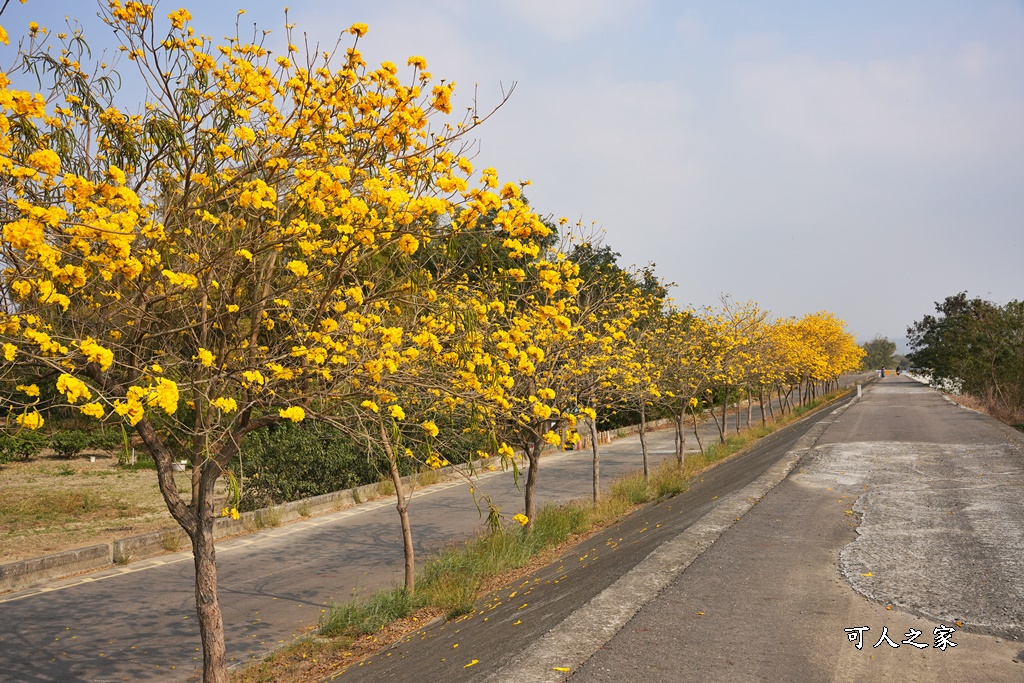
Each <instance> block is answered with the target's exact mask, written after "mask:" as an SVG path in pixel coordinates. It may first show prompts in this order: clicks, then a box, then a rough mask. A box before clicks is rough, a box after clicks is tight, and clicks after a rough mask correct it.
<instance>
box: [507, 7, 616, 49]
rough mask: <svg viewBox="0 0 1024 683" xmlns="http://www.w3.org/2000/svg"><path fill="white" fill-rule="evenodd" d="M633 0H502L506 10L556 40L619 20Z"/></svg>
mask: <svg viewBox="0 0 1024 683" xmlns="http://www.w3.org/2000/svg"><path fill="white" fill-rule="evenodd" d="M635 4H636V3H633V4H632V5H631V4H630V3H623V2H617V1H616V0H502V3H501V5H502V7H503V8H504V10H505V11H506V12H508V13H509V14H511V15H512V16H514V17H517V18H518V19H520V20H521V21H524V22H526V23H527V24H530V25H531V26H533V27H534V28H535V29H536V30H538V31H540V32H542V33H544V34H545V35H547V36H549V37H551V38H555V39H558V40H571V39H573V38H577V37H579V36H582V35H585V34H586V33H589V32H590V31H591V30H593V29H595V28H597V27H600V26H604V25H607V24H610V23H612V22H614V21H617V20H619V19H620V18H621V17H622V16H623V15H624V14H626V11H627V10H631V11H635V9H636V7H635Z"/></svg>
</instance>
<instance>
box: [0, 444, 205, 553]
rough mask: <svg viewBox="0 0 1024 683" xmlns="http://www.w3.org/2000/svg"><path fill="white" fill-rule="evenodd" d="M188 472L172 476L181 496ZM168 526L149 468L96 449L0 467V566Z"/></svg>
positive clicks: (172, 524) (170, 522) (170, 525)
mask: <svg viewBox="0 0 1024 683" xmlns="http://www.w3.org/2000/svg"><path fill="white" fill-rule="evenodd" d="M93 459H95V462H94V461H93ZM189 477H190V474H189V473H188V472H181V473H179V474H177V475H176V477H175V478H176V480H177V482H178V487H179V489H180V490H182V492H183V493H184V494H185V497H186V499H187V498H188V492H189V490H190V484H189ZM174 527H176V524H175V522H174V520H173V519H171V516H170V514H169V513H168V512H167V507H166V505H165V504H164V500H163V497H162V496H161V495H160V489H159V487H158V486H157V478H156V471H155V470H151V469H142V470H130V469H125V468H121V467H118V466H117V459H116V458H115V457H112V456H110V455H108V454H106V453H100V452H93V453H90V452H86V453H84V454H82V455H79V456H76V457H74V458H71V459H65V458H59V457H57V456H55V455H52V454H48V451H44V452H43V454H42V455H39V456H37V457H34V458H32V459H31V460H30V461H29V462H12V463H8V464H6V465H0V564H2V563H5V562H14V561H17V560H24V559H28V558H32V557H38V556H40V555H46V554H48V553H54V552H59V551H61V550H69V549H72V548H81V547H84V546H88V545H93V544H96V543H108V542H110V541H113V540H117V539H120V538H127V537H129V536H135V535H137V534H144V533H148V532H150V531H157V530H159V529H167V528H174Z"/></svg>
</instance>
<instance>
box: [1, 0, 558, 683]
mask: <svg viewBox="0 0 1024 683" xmlns="http://www.w3.org/2000/svg"><path fill="white" fill-rule="evenodd" d="M100 14H101V17H102V18H103V20H104V21H105V22H106V24H107V25H108V27H109V28H110V30H111V31H112V33H113V35H114V36H115V38H116V39H117V40H118V41H119V42H120V46H121V50H122V54H123V56H124V59H125V60H126V61H127V62H128V64H129V65H134V66H135V67H137V70H138V75H139V77H140V78H141V79H143V80H144V81H145V83H146V86H147V91H148V93H149V97H150V99H149V100H148V101H146V102H144V103H141V104H140V105H138V106H137V108H132V107H126V106H124V105H120V104H119V103H118V102H117V101H116V98H117V96H118V92H117V91H116V90H115V89H114V88H113V87H111V86H110V83H111V81H110V80H109V78H110V73H109V72H108V71H105V67H104V66H102V65H101V66H100V67H97V72H95V73H88V72H86V70H85V69H86V67H85V66H83V64H82V62H83V61H84V59H85V58H86V53H85V52H84V49H85V48H84V47H83V45H84V43H83V38H82V36H80V35H79V34H78V33H74V34H73V35H71V36H67V35H65V34H56V35H52V34H49V35H51V38H50V39H52V40H54V41H55V42H56V43H57V44H56V48H57V49H55V50H53V51H52V52H51V51H50V49H49V45H48V43H47V42H46V40H43V39H42V38H41V37H40V36H45V35H48V34H45V32H40V33H39V36H36V35H35V34H34V37H33V40H31V41H29V43H28V44H27V47H26V48H25V50H24V52H22V53H21V54H20V56H19V60H20V61H19V65H20V67H22V68H24V69H26V70H35V71H43V72H46V73H48V74H49V75H51V76H52V82H53V87H52V88H51V89H50V90H49V91H48V92H47V93H46V94H34V93H31V92H25V91H20V90H17V89H15V88H14V87H12V84H11V81H10V79H9V78H8V77H7V76H6V75H3V74H0V110H2V111H0V130H2V132H3V133H4V135H3V137H2V138H0V185H2V186H3V192H4V196H5V199H6V201H5V204H4V206H3V214H2V217H0V223H2V239H0V250H2V276H0V277H2V282H0V296H2V298H3V304H4V307H3V313H0V345H2V347H3V367H2V371H0V378H2V379H3V380H4V381H7V382H9V383H11V384H14V381H15V379H16V378H20V377H24V376H25V375H26V374H28V375H32V376H35V377H37V378H38V381H39V382H40V383H44V384H47V385H51V386H52V387H53V389H55V391H56V395H57V396H58V399H57V401H56V402H55V404H57V405H63V406H69V407H72V408H77V409H79V410H80V411H81V412H82V413H83V414H85V415H88V416H91V417H94V418H96V419H99V420H108V421H120V422H123V423H124V424H125V425H127V426H130V427H132V428H134V430H135V432H136V433H137V435H138V436H139V438H141V440H142V441H143V443H144V444H145V446H146V448H147V449H148V450H149V451H150V453H151V454H152V455H153V458H154V460H155V461H156V463H157V477H158V481H159V485H160V490H161V493H162V494H163V497H164V500H165V501H166V504H167V507H168V509H169V511H170V513H171V515H172V516H173V518H174V519H175V520H176V521H177V522H178V524H179V525H180V526H181V527H182V528H183V529H184V530H185V531H186V532H187V534H188V535H189V537H190V539H191V542H192V550H193V555H194V558H195V567H196V607H197V613H198V616H199V626H200V633H201V637H202V646H203V671H204V680H205V681H207V682H217V683H221V682H223V681H226V680H227V672H226V664H227V662H226V657H225V643H224V631H223V621H222V616H221V611H220V606H219V601H218V598H217V573H216V555H215V551H214V545H213V524H214V519H215V517H216V516H217V511H216V506H215V504H214V484H215V482H216V481H217V479H218V478H219V477H220V476H221V474H222V473H223V472H224V470H225V468H226V466H227V464H228V462H229V461H230V460H231V458H233V457H235V456H236V455H237V454H238V452H239V446H240V444H241V442H242V440H243V439H244V438H245V436H246V435H247V434H249V433H251V432H252V431H254V430H256V429H259V428H261V427H264V426H267V425H270V424H272V423H274V422H279V421H282V420H291V421H293V422H299V421H302V420H303V419H306V418H317V417H320V418H330V417H331V416H332V415H335V414H337V413H339V412H340V411H339V409H337V408H336V407H337V406H338V405H339V404H358V405H360V406H362V405H363V403H364V402H366V401H371V402H372V400H373V399H372V398H368V397H367V391H368V384H369V385H373V384H374V383H376V382H378V380H377V379H375V378H376V377H377V376H378V375H381V376H383V375H387V374H394V373H398V372H400V371H402V368H403V366H405V365H407V364H410V363H413V362H415V360H416V357H415V355H414V354H409V353H406V352H407V351H408V350H409V349H410V348H413V347H412V346H409V345H408V343H407V341H406V340H409V339H412V340H417V339H422V338H424V337H423V335H427V334H431V331H430V324H429V323H428V322H424V319H423V318H422V317H417V318H415V319H413V320H412V322H411V323H410V324H411V329H407V328H404V327H402V324H404V323H401V324H400V323H399V322H397V320H399V319H401V309H402V308H403V307H404V306H408V305H416V304H417V303H418V302H420V301H421V299H420V296H421V295H420V294H419V293H421V292H423V291H425V290H428V289H431V288H434V287H438V286H439V285H440V284H442V283H444V282H446V281H448V280H455V279H458V277H460V275H458V273H461V272H464V270H465V267H464V264H461V263H459V262H455V263H454V265H452V264H451V262H450V261H447V260H446V259H445V255H446V254H447V253H448V252H447V249H446V245H447V244H448V243H449V242H450V241H451V240H452V239H453V237H454V236H456V235H459V234H473V233H477V232H479V233H481V237H480V239H481V240H482V241H488V242H493V241H494V240H497V242H498V244H499V245H504V247H503V248H504V249H505V250H506V251H508V252H511V253H512V254H513V255H521V254H524V253H531V252H532V251H533V250H534V249H535V247H534V246H533V239H534V237H535V236H537V235H538V234H539V235H543V234H546V233H547V228H545V226H544V225H543V224H542V223H540V221H539V220H537V218H536V216H535V215H534V214H533V213H532V212H530V211H529V209H528V208H527V207H526V206H525V204H524V203H523V202H522V201H521V200H520V199H519V197H518V188H516V187H511V188H510V187H505V188H502V189H501V191H500V192H499V191H497V188H496V183H497V175H496V173H495V172H494V171H493V170H491V169H485V170H484V171H483V172H482V173H481V182H482V187H479V188H470V186H469V182H468V179H469V177H470V175H471V174H472V170H473V169H472V165H471V163H470V162H469V160H468V159H467V158H466V157H465V156H464V154H463V153H464V149H465V148H464V147H463V146H462V143H461V142H460V139H461V136H463V135H464V134H465V133H467V132H469V131H471V130H472V129H473V127H474V121H478V120H481V119H482V118H486V116H481V115H479V114H478V113H477V112H475V111H470V112H469V113H468V114H467V119H466V120H465V121H464V122H463V123H458V124H455V125H451V124H443V125H439V126H437V127H436V128H435V127H432V125H431V120H432V119H433V118H434V117H435V116H438V115H442V116H443V115H447V114H449V113H450V110H451V97H452V88H453V84H452V83H445V82H443V81H442V82H441V83H439V84H435V82H434V80H433V77H432V76H431V74H429V73H428V72H427V71H426V63H425V61H424V60H423V59H422V58H421V57H411V58H409V59H408V61H407V67H408V72H407V73H408V75H407V76H406V77H405V78H404V79H403V78H401V77H400V76H399V68H398V67H397V66H396V65H395V64H393V63H390V62H384V63H383V64H381V65H380V66H379V67H378V68H372V69H371V68H369V67H368V66H367V65H366V64H365V62H364V60H363V57H362V55H361V53H360V51H359V49H358V40H359V38H360V37H361V36H362V35H363V34H365V33H366V31H367V28H366V26H365V25H362V24H354V25H353V26H352V27H351V28H350V29H349V30H348V33H349V34H350V36H351V44H350V46H349V47H347V48H344V47H343V48H341V49H340V50H339V51H338V52H337V53H336V54H331V53H328V52H323V53H320V54H306V53H305V52H303V51H302V50H300V49H299V48H297V47H295V46H294V45H293V44H292V42H293V41H292V28H291V27H290V26H289V27H286V38H287V43H288V47H287V49H286V52H285V53H284V54H280V55H273V54H271V53H270V52H269V51H268V50H267V49H266V48H265V47H264V46H263V45H262V44H261V42H260V39H259V38H258V36H257V37H254V38H252V39H245V38H243V37H242V36H240V35H237V34H236V35H235V36H234V37H233V38H230V39H229V40H228V41H227V43H226V44H224V45H214V44H213V43H211V41H210V40H209V39H208V38H206V37H203V36H200V35H199V34H197V33H196V32H195V31H194V30H193V28H192V27H191V26H190V23H189V22H190V15H189V13H188V12H187V10H184V9H180V10H176V11H174V12H171V13H170V14H169V15H166V16H165V17H160V16H156V15H155V13H154V9H153V7H152V6H150V5H146V4H143V3H141V2H134V1H130V2H125V3H121V2H118V1H116V0H114V1H112V2H110V3H109V4H108V3H102V4H101V6H100ZM0 39H2V40H3V42H7V41H6V34H2V35H0ZM58 54H59V55H60V56H56V55H58ZM492 190H494V191H492ZM493 212H501V213H502V215H503V219H502V221H501V222H500V223H499V224H497V225H495V224H492V223H491V222H487V221H481V218H482V217H484V216H487V215H488V214H491V213H493ZM446 264H447V265H446ZM563 268H564V265H561V264H560V265H557V266H556V269H557V270H558V271H559V272H561V271H562V269H563ZM428 303H429V301H428ZM548 305H549V304H547V303H545V304H541V303H540V302H537V304H536V306H535V307H534V308H536V309H537V311H535V313H536V315H535V316H532V317H530V318H529V320H531V321H532V320H533V319H534V318H536V321H537V322H536V325H537V326H538V327H541V328H550V334H556V333H560V328H561V325H560V318H559V316H560V315H561V314H560V313H557V310H556V314H555V315H552V316H548V315H547V312H546V311H547V309H546V308H543V309H542V308H541V307H542V306H548ZM531 324H533V323H532V322H531ZM532 332H533V331H532V330H531V333H532ZM415 343H418V342H414V344H415ZM514 343H515V344H516V346H517V348H518V347H522V348H523V351H524V353H525V352H526V351H528V350H529V349H530V347H531V343H530V342H528V341H526V340H517V341H515V342H514ZM8 393H9V394H10V395H12V396H19V395H20V396H21V397H22V398H23V400H18V399H16V401H15V402H14V404H12V405H11V406H10V412H9V414H8V425H9V426H8V429H34V428H38V427H41V426H42V424H43V421H44V414H43V413H41V412H40V411H39V407H40V406H36V405H33V404H34V403H35V402H36V397H34V396H32V395H31V394H30V393H27V392H23V393H22V394H19V393H18V392H17V391H16V390H15V389H14V388H12V389H11V390H10V391H9V392H8ZM364 409H365V408H364ZM179 459H185V460H187V461H189V462H190V463H191V466H192V470H191V472H192V474H191V487H190V489H191V490H190V491H180V490H179V489H178V486H177V484H176V483H175V480H174V478H173V476H172V469H171V464H172V462H173V461H175V460H179Z"/></svg>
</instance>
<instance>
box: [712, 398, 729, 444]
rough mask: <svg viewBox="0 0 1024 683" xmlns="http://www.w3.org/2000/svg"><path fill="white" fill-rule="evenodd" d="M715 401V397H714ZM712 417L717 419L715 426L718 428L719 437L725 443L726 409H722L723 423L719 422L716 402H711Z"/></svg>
mask: <svg viewBox="0 0 1024 683" xmlns="http://www.w3.org/2000/svg"><path fill="white" fill-rule="evenodd" d="M712 396H714V394H712ZM712 401H713V399H712ZM710 412H711V419H712V420H714V421H715V427H717V428H718V438H719V439H721V441H722V443H725V409H724V408H723V409H722V424H719V422H718V415H716V414H715V404H714V402H712V403H711V408H710Z"/></svg>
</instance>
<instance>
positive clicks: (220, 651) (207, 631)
mask: <svg viewBox="0 0 1024 683" xmlns="http://www.w3.org/2000/svg"><path fill="white" fill-rule="evenodd" d="M199 467H200V468H201V473H200V479H199V488H198V496H199V500H198V501H196V502H198V505H196V506H195V510H196V518H197V524H196V525H195V527H194V528H193V529H192V530H188V529H186V531H188V533H189V537H190V538H191V540H192V557H193V559H194V560H195V568H196V614H197V615H198V617H199V634H200V637H201V639H202V643H203V683H227V681H228V670H227V654H226V652H227V650H226V649H225V645H224V619H223V616H222V615H221V611H220V600H219V598H218V597H217V553H216V550H215V548H214V545H213V522H214V519H215V516H214V503H213V500H214V498H213V488H214V484H215V483H216V482H217V477H218V476H219V475H220V465H218V464H217V463H216V462H215V461H213V460H207V461H205V462H203V463H202V464H201V465H199Z"/></svg>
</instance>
